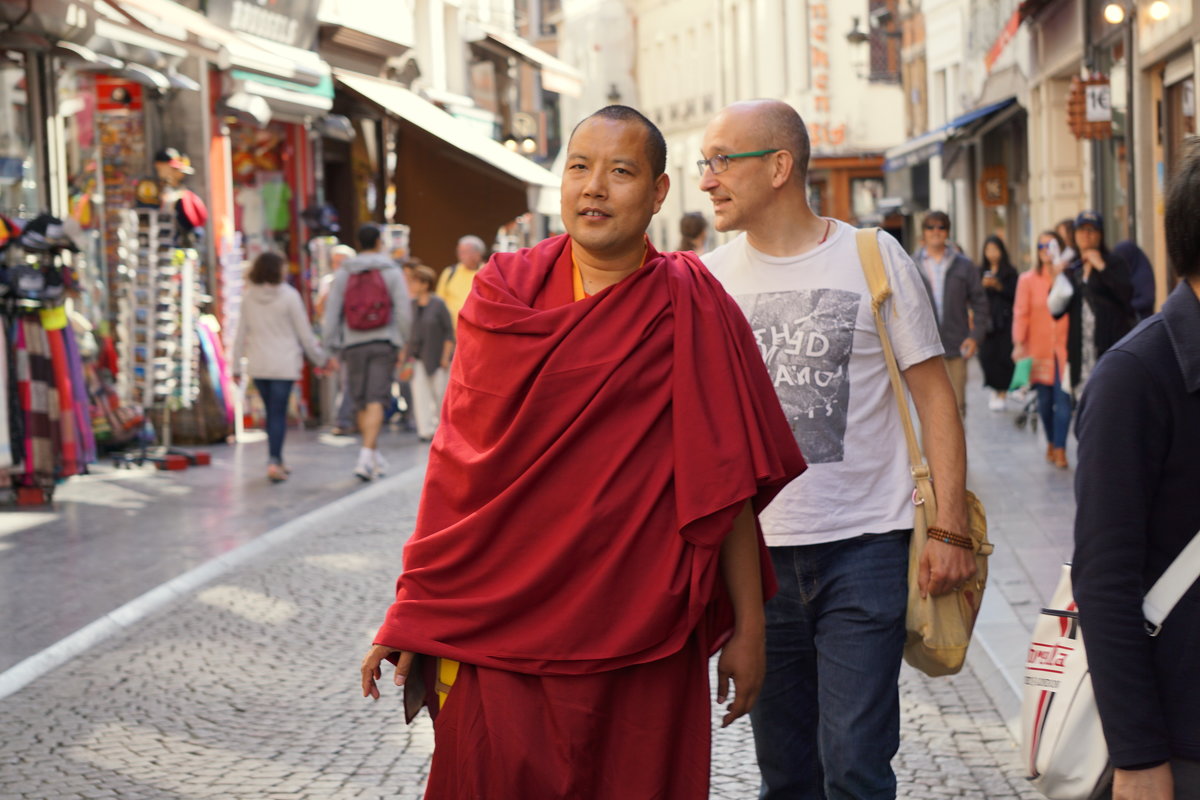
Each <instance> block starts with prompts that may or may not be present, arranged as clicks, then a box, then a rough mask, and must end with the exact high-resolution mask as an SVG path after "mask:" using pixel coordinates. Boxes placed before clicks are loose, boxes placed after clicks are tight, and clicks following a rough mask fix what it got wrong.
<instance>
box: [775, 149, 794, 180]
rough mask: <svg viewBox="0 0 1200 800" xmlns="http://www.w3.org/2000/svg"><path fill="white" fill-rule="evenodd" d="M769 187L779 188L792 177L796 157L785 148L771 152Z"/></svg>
mask: <svg viewBox="0 0 1200 800" xmlns="http://www.w3.org/2000/svg"><path fill="white" fill-rule="evenodd" d="M771 157H772V161H771V164H772V169H771V188H772V189H780V188H782V187H783V186H784V185H786V184H787V182H788V181H790V180H791V179H792V171H793V170H795V168H796V159H795V158H794V157H793V156H792V154H791V153H790V152H788V151H787V150H776V151H775V152H774V153H772V154H771Z"/></svg>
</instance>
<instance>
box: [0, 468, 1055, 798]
mask: <svg viewBox="0 0 1200 800" xmlns="http://www.w3.org/2000/svg"><path fill="white" fill-rule="evenodd" d="M389 480H391V481H392V482H393V483H394V484H395V489H394V491H391V492H389V494H388V496H387V499H386V500H385V501H382V502H379V501H376V502H371V503H368V502H364V503H363V504H362V505H361V506H359V507H356V510H355V512H354V513H353V514H347V515H346V517H345V518H344V520H343V522H342V524H340V525H338V526H337V527H328V526H326V527H324V528H323V529H316V528H314V529H312V530H309V531H307V532H306V533H304V534H302V535H301V536H298V537H297V538H294V539H292V540H290V541H288V542H286V543H285V544H283V545H280V546H279V547H277V548H276V549H274V550H272V551H269V552H268V553H266V554H264V555H262V556H260V557H259V558H257V559H255V560H254V561H252V562H250V563H248V564H247V565H246V566H244V567H243V568H241V569H239V570H237V571H235V572H233V573H230V574H227V575H225V576H223V577H222V578H220V579H218V580H217V581H216V582H214V583H213V584H210V585H208V586H206V587H204V588H202V589H200V590H199V591H197V592H196V593H195V594H194V595H192V596H190V597H188V598H185V599H183V600H181V601H180V602H178V603H177V604H175V605H173V606H171V607H169V608H168V609H167V610H165V611H163V612H161V613H159V614H158V615H156V616H154V617H152V618H150V619H148V620H146V621H144V622H143V623H142V624H141V625H139V626H138V627H137V629H136V630H135V631H134V632H132V633H130V634H127V635H125V636H122V637H119V638H116V639H112V640H109V641H107V642H105V643H104V644H102V645H101V646H99V647H97V648H96V650H95V651H94V652H92V653H91V654H89V655H88V656H87V657H86V658H80V659H78V660H76V661H75V662H73V663H71V664H68V665H66V666H64V667H61V668H59V669H57V670H55V671H54V672H53V673H52V674H48V675H46V676H44V677H43V678H41V679H39V680H38V681H36V682H34V683H33V684H30V685H29V686H27V687H26V688H25V689H23V690H22V691H20V692H18V693H17V694H14V695H12V696H11V697H8V698H6V699H4V700H0V800H7V799H8V798H21V799H22V800H47V799H48V798H53V799H54V800H83V799H85V798H86V799H89V800H90V799H92V798H96V799H97V800H98V799H99V798H120V799H121V800H177V799H178V800H182V799H183V798H230V799H231V800H241V799H243V798H244V799H245V800H260V799H261V800H275V799H276V798H279V799H280V800H282V798H291V799H303V800H350V798H364V799H365V798H383V797H388V798H402V799H403V798H419V797H421V794H422V792H423V785H424V780H425V777H426V774H427V771H428V767H429V759H430V753H431V750H432V731H431V727H430V724H429V720H428V719H427V718H426V717H425V716H424V715H423V716H422V717H421V718H420V719H419V720H418V721H417V722H416V723H415V724H414V725H412V726H408V727H406V726H405V725H404V723H403V718H402V713H401V708H400V700H399V694H398V692H397V691H395V690H394V687H391V686H390V685H385V687H384V690H385V691H384V697H383V699H381V700H380V701H379V702H378V703H372V702H370V701H368V700H364V699H363V698H362V697H361V696H360V692H359V688H358V677H357V673H358V663H359V659H360V657H361V655H362V653H363V652H364V650H365V648H366V646H367V645H368V643H369V641H370V638H371V635H372V634H373V633H374V630H375V628H376V625H377V623H378V622H379V620H380V617H381V615H382V613H383V611H384V609H385V607H386V604H387V599H388V596H389V594H390V591H391V590H390V587H391V584H392V581H393V580H394V577H395V574H396V572H397V571H398V569H399V565H400V550H401V547H402V544H403V539H404V537H405V535H406V534H407V532H408V531H409V530H410V529H411V526H412V523H413V519H414V510H415V502H416V495H417V491H418V483H417V481H416V480H415V479H412V478H403V479H402V478H400V477H397V478H392V479H389ZM96 577H97V579H102V576H96ZM902 684H903V698H904V700H903V709H904V735H903V740H904V741H903V745H902V747H901V751H900V753H899V755H898V756H897V759H896V767H897V771H898V773H899V775H900V780H901V784H902V786H901V796H902V797H911V798H949V797H955V798H959V797H961V798H1016V797H1021V798H1034V797H1036V795H1035V794H1033V793H1032V792H1031V791H1030V790H1028V789H1027V788H1026V787H1025V786H1024V785H1023V784H1024V782H1023V781H1022V779H1021V778H1020V776H1019V771H1018V768H1017V766H1016V763H1015V760H1016V753H1015V749H1014V745H1013V742H1012V740H1011V739H1010V738H1009V735H1008V732H1007V730H1006V729H1005V727H1004V725H1003V724H1002V721H1001V719H1000V717H999V715H998V714H997V712H996V711H995V710H994V709H993V708H992V707H991V705H990V704H989V702H988V699H987V697H986V695H985V694H984V693H983V691H982V689H981V688H980V686H979V684H978V682H977V681H976V680H975V678H974V676H973V675H971V674H970V673H969V672H968V673H964V674H962V675H959V676H957V677H955V678H952V679H938V680H928V679H925V678H923V677H922V676H919V675H917V674H915V673H913V672H912V671H909V670H907V669H906V671H905V673H904V676H903V680H902ZM718 716H719V712H718V710H717V709H716V708H714V720H716V719H717V717H718ZM757 787H758V776H757V768H756V767H755V764H754V753H753V744H752V741H751V737H750V729H749V724H748V723H747V722H745V721H740V722H739V723H737V724H735V725H734V726H731V728H729V729H727V730H718V731H717V732H716V734H715V736H714V755H713V781H712V793H711V796H712V797H713V798H722V799H723V800H724V799H728V800H733V798H752V797H755V796H757ZM501 800H507V798H501Z"/></svg>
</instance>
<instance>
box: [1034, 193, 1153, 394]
mask: <svg viewBox="0 0 1200 800" xmlns="http://www.w3.org/2000/svg"><path fill="white" fill-rule="evenodd" d="M1075 244H1076V246H1077V247H1078V249H1079V254H1078V256H1076V258H1075V261H1074V262H1072V263H1071V265H1070V266H1068V267H1067V268H1066V269H1065V270H1063V274H1064V275H1065V276H1066V279H1067V281H1069V287H1068V288H1069V294H1068V295H1067V299H1066V302H1065V303H1063V302H1060V301H1059V299H1058V295H1057V293H1056V294H1055V295H1054V296H1052V297H1051V299H1050V313H1051V314H1053V315H1054V316H1055V317H1061V316H1063V315H1068V320H1069V323H1070V324H1069V327H1068V335H1067V360H1068V362H1069V385H1070V387H1071V388H1070V391H1072V392H1073V393H1074V395H1075V396H1078V394H1079V392H1080V391H1082V389H1083V386H1084V383H1085V382H1086V381H1087V379H1088V376H1089V375H1090V374H1091V372H1092V369H1093V368H1094V367H1095V366H1096V361H1097V360H1098V359H1099V358H1100V356H1102V355H1104V353H1105V351H1106V350H1108V348H1110V347H1112V346H1113V345H1114V344H1116V343H1117V340H1119V339H1120V338H1121V337H1122V336H1124V335H1125V334H1126V333H1128V332H1129V329H1130V328H1131V327H1133V305H1132V302H1133V284H1132V282H1131V280H1130V276H1129V265H1128V264H1127V263H1125V261H1124V260H1123V259H1122V258H1121V257H1120V256H1118V255H1116V254H1115V253H1112V252H1110V251H1109V249H1108V248H1107V247H1106V246H1105V244H1104V218H1103V217H1101V216H1100V214H1099V213H1098V212H1096V211H1081V212H1080V213H1079V216H1077V217H1076V218H1075Z"/></svg>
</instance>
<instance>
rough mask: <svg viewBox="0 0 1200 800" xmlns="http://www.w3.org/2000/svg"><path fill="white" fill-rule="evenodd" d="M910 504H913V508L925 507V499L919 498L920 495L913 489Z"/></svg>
mask: <svg viewBox="0 0 1200 800" xmlns="http://www.w3.org/2000/svg"><path fill="white" fill-rule="evenodd" d="M912 504H913V505H914V506H923V505H925V498H924V497H921V493H920V492H918V491H917V490H916V489H913V495H912Z"/></svg>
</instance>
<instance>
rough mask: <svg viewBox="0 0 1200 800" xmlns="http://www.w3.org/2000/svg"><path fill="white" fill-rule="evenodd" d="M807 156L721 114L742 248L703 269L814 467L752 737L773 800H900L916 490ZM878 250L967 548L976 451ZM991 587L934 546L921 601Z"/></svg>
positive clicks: (717, 192)
mask: <svg viewBox="0 0 1200 800" xmlns="http://www.w3.org/2000/svg"><path fill="white" fill-rule="evenodd" d="M810 153H811V150H810V144H809V137H808V131H807V129H806V127H805V125H804V122H803V121H802V120H801V119H800V116H799V115H798V114H797V113H796V112H795V110H794V109H793V108H792V107H791V106H789V105H787V104H785V103H782V102H778V101H754V102H744V103H736V104H734V105H732V106H729V107H728V108H726V109H724V110H723V111H722V112H721V113H720V114H718V115H717V117H716V118H715V119H714V120H713V121H712V122H711V123H710V124H709V125H708V128H707V129H706V131H705V133H704V139H703V149H702V154H703V158H702V160H701V161H700V162H699V169H700V175H701V180H700V189H701V190H702V191H705V192H707V193H708V195H709V197H710V198H711V199H712V203H713V211H714V215H715V222H714V226H715V227H716V229H717V230H718V231H738V230H740V231H742V233H741V234H739V235H738V236H737V237H736V238H734V239H733V240H732V241H731V242H729V243H728V244H725V245H723V246H722V247H719V248H717V249H716V250H714V251H713V252H711V253H709V254H708V255H707V256H706V257H705V263H706V264H707V265H708V266H709V268H710V269H712V271H713V274H714V275H715V276H717V278H718V279H719V280H721V282H722V283H723V284H724V285H725V288H726V289H727V290H729V292H730V294H732V295H733V296H734V297H735V298H736V299H737V301H738V303H739V305H740V306H741V307H742V310H743V311H744V312H745V314H746V317H747V319H748V320H749V321H750V326H751V329H752V330H753V332H754V337H755V341H756V342H757V343H758V346H759V349H760V352H761V356H762V358H763V359H764V360H765V362H766V364H767V369H768V373H769V374H770V376H771V377H772V379H773V383H774V392H773V394H775V393H777V396H778V399H779V402H780V403H781V404H782V406H783V408H784V411H785V413H786V415H787V417H788V422H789V423H790V424H791V429H792V432H793V435H794V437H795V439H796V441H797V442H798V443H799V445H800V448H801V450H802V451H803V452H804V454H805V458H806V460H807V461H808V462H809V465H810V466H809V469H808V471H807V472H805V474H804V475H802V476H801V477H800V478H799V479H797V480H796V481H794V482H793V483H792V484H791V485H789V486H788V487H787V488H785V489H784V490H783V491H782V492H781V493H780V496H779V497H778V498H777V499H776V501H775V502H774V503H772V505H771V506H770V507H769V508H768V509H767V510H766V511H765V512H764V513H763V514H762V517H761V523H762V527H763V532H764V534H765V536H766V540H767V544H768V545H769V551H770V554H771V559H772V562H773V563H774V565H775V570H776V573H777V575H778V580H779V594H777V595H776V596H775V597H774V598H773V599H771V600H770V602H768V604H767V678H766V681H765V683H764V685H763V693H762V696H761V698H760V699H759V702H758V704H757V705H756V706H755V707H754V710H753V711H752V712H751V720H752V723H753V728H754V739H755V747H756V750H757V754H758V763H759V767H760V769H761V771H762V780H763V787H762V795H761V796H762V797H764V798H768V800H780V798H816V797H825V796H829V797H856V798H894V797H895V796H896V776H895V773H894V772H893V770H892V766H891V761H892V757H893V756H894V755H895V754H896V751H897V749H898V747H899V741H900V699H899V689H898V677H899V672H900V661H901V655H902V652H903V648H904V642H905V625H904V622H905V610H906V604H907V599H908V581H907V578H908V556H909V538H910V535H911V532H912V525H913V511H912V503H911V498H912V490H913V483H912V476H911V474H910V471H909V460H908V452H907V449H906V442H905V438H904V432H903V429H902V427H901V421H900V415H899V410H898V407H897V404H896V402H895V400H894V397H893V395H892V388H891V383H890V380H889V376H888V368H887V364H886V362H885V359H884V353H883V349H882V342H881V340H880V337H879V334H878V331H877V329H876V327H875V321H874V316H873V313H872V308H871V293H870V291H869V290H868V288H867V283H866V277H865V276H864V274H863V271H862V265H861V263H860V261H859V257H858V248H857V244H856V241H855V229H854V228H853V227H852V226H850V225H848V224H846V223H844V222H841V221H839V220H835V219H830V218H827V217H820V216H817V215H816V214H814V213H813V211H812V209H811V208H810V207H809V205H808V195H807V186H806V183H807V171H808V167H809V156H810ZM943 238H944V237H943ZM879 245H880V248H881V249H882V252H883V256H884V263H885V268H886V270H887V274H888V280H889V283H890V284H891V287H892V297H891V298H890V299H889V300H888V301H886V303H885V304H884V306H883V314H884V319H885V320H886V323H887V330H888V335H889V337H890V338H891V341H892V344H893V347H894V349H895V353H896V357H897V360H898V361H899V365H900V368H901V369H902V370H903V375H904V380H905V383H906V384H907V388H908V390H909V392H911V395H912V398H913V400H914V401H915V404H916V408H917V412H918V414H919V416H920V420H921V428H922V430H923V431H924V445H925V447H924V449H925V452H926V454H927V455H928V459H929V464H930V467H931V469H932V472H933V475H934V487H935V490H936V499H937V509H938V518H937V524H938V526H940V527H941V528H943V529H945V530H947V531H952V532H954V533H957V534H960V535H965V534H966V532H967V510H966V489H965V480H966V463H965V462H966V453H965V449H966V446H965V442H964V437H963V428H962V422H961V420H960V418H959V414H958V406H957V403H956V401H955V397H954V391H953V389H952V388H951V386H950V381H949V379H948V377H947V374H946V368H945V366H944V365H943V346H942V337H941V336H939V334H938V329H937V324H936V321H935V319H934V316H933V312H932V308H931V306H930V303H929V299H928V296H927V293H926V291H925V288H924V287H923V286H922V283H921V276H920V274H919V273H918V270H917V268H916V266H915V265H914V264H913V262H912V260H911V259H909V257H908V255H907V254H906V253H905V252H904V250H903V248H901V247H900V245H899V243H898V242H897V241H896V240H895V239H893V238H892V237H891V236H890V235H888V234H884V233H881V234H879ZM967 264H968V266H969V262H967ZM971 270H972V272H973V273H974V274H975V275H976V277H975V281H976V283H977V282H978V274H977V272H975V270H974V267H973V266H972V267H971ZM961 296H962V297H964V298H965V296H966V289H965V279H964V288H963V289H962V291H961ZM964 335H965V334H964ZM961 341H962V340H961V339H958V340H957V341H956V342H955V346H956V347H957V346H958V343H960V342H961ZM784 343H785V344H784ZM748 388H749V387H748ZM765 401H766V399H765V398H764V402H765ZM974 569H975V568H974V562H973V554H972V553H971V551H970V550H967V549H963V548H960V547H955V546H953V545H950V544H946V543H944V542H942V541H937V540H934V539H932V538H931V539H930V540H929V544H928V545H927V547H926V548H925V550H924V552H923V553H922V554H921V555H920V584H921V588H922V591H925V592H931V593H933V594H935V595H940V594H945V593H947V592H950V591H953V590H954V589H955V588H956V587H957V586H959V585H960V584H961V583H962V582H963V581H964V580H966V579H967V578H968V577H969V576H970V575H971V574H972V573H973V572H974Z"/></svg>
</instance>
